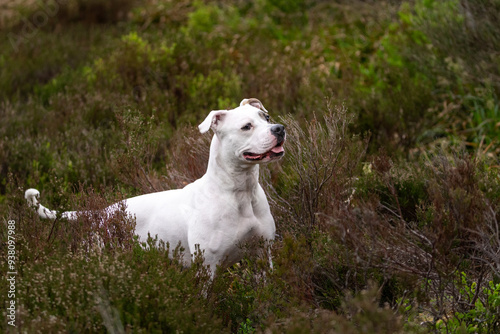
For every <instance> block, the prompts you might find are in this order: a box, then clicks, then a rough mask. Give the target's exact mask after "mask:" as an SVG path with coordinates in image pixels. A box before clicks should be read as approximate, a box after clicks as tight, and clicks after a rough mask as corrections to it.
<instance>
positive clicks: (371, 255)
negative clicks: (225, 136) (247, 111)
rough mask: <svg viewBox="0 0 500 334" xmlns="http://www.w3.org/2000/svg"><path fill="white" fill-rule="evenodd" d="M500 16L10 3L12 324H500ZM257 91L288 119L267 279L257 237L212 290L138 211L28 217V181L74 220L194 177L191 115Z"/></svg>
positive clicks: (365, 328)
mask: <svg viewBox="0 0 500 334" xmlns="http://www.w3.org/2000/svg"><path fill="white" fill-rule="evenodd" d="M498 17H500V1H498V0H440V1H437V0H414V1H411V0H408V1H397V0H391V1H361V0H336V1H320V0H293V1H291V0H290V1H286V0H257V1H252V2H250V1H243V0H237V1H227V0H219V1H209V0H205V1H201V0H198V1H188V0H178V1H174V0H145V1H138V0H137V1H134V0H108V1H103V0H40V1H3V2H1V3H0V50H1V51H0V69H1V70H0V120H1V121H0V212H1V217H2V218H1V219H2V224H4V226H5V228H2V229H1V238H2V244H1V246H0V257H2V269H1V270H2V272H4V270H6V263H7V261H6V260H7V222H8V220H14V221H15V222H16V225H15V226H16V230H15V232H16V250H17V252H18V260H17V262H16V266H17V271H18V276H17V285H16V289H17V290H16V291H17V297H16V301H17V303H16V306H17V316H16V321H17V323H16V324H17V327H15V328H12V327H11V326H8V325H7V321H6V319H7V318H6V316H7V313H6V312H7V311H6V310H5V308H3V307H2V309H1V313H2V321H0V331H2V332H5V331H10V332H25V333H35V332H39V333H49V332H50V333H55V332H78V333H85V332H87V333H91V332H106V331H108V332H111V333H169V332H185V333H210V332H216V333H220V332H236V333H254V332H265V333H285V332H286V333H304V332H311V333H436V332H437V333H498V332H499V331H500V234H499V223H498V221H499V216H500V214H499V208H500V177H499V168H500V162H499V158H498V155H499V153H500V102H499V93H500V25H499V24H498ZM245 97H257V98H259V99H260V100H261V101H262V102H263V103H264V105H265V106H266V108H267V109H268V110H270V112H271V116H272V117H273V118H274V120H275V121H279V122H282V123H284V124H285V125H286V127H287V131H288V140H287V143H286V149H287V155H286V156H285V158H284V159H283V160H282V161H281V162H280V163H279V164H273V165H269V166H267V167H264V168H262V183H263V184H264V186H265V189H266V192H267V194H268V197H269V200H270V203H271V206H272V211H273V215H274V217H275V219H276V223H277V228H278V237H277V240H276V242H275V243H274V245H273V246H272V252H273V256H274V270H272V271H271V270H270V269H269V268H268V266H267V264H266V261H265V259H261V258H259V256H256V255H252V254H253V252H251V250H252V249H253V248H254V247H258V245H249V246H247V248H248V250H249V252H248V254H249V255H248V256H247V257H246V258H245V260H243V261H242V262H241V263H240V264H239V265H236V266H234V267H232V268H229V269H227V270H221V271H220V272H219V275H218V276H217V277H216V278H215V279H214V280H213V281H211V280H209V278H208V275H207V272H206V268H204V267H203V265H202V261H201V260H202V254H199V255H198V257H197V259H196V262H195V265H194V266H193V267H192V268H189V269H185V268H182V266H180V265H179V263H178V261H177V260H178V258H179V255H178V254H179V252H181V251H182V250H181V249H179V248H175V247H174V246H175V245H165V244H163V243H162V242H161V241H158V240H155V239H150V240H149V241H148V243H149V245H150V247H149V249H148V250H144V249H143V248H142V247H141V246H140V244H139V242H138V241H137V240H135V239H134V238H133V237H132V234H133V233H132V231H133V228H134V222H133V221H127V220H126V219H124V218H123V217H120V216H117V217H114V218H113V219H112V220H110V221H109V222H107V225H106V226H104V227H103V226H98V225H99V224H98V223H97V222H98V221H99V218H98V217H82V218H81V219H80V220H79V221H77V222H68V221H64V220H62V219H58V220H56V221H55V222H51V221H43V220H40V219H39V218H38V217H37V216H36V215H35V214H34V212H32V211H31V210H28V208H27V206H26V203H25V200H24V198H23V194H24V190H25V189H27V188H29V187H33V188H37V189H39V190H41V192H42V202H43V203H44V204H46V205H47V206H48V207H50V208H53V209H57V210H60V211H64V210H68V209H97V208H103V207H105V206H106V205H107V204H110V203H113V202H114V201H117V200H119V199H121V198H126V197H130V196H134V195H137V194H142V193H147V192H153V191H159V190H163V189H170V188H173V187H182V186H183V185H184V184H186V183H188V182H191V181H192V180H193V179H196V178H197V177H199V176H200V175H202V174H203V172H204V169H205V166H206V161H207V145H208V143H209V141H210V135H207V136H202V135H200V134H199V133H197V131H195V126H196V125H197V124H198V123H199V122H200V121H201V120H202V119H203V118H204V116H205V115H206V114H207V113H208V112H209V111H210V110H212V109H223V108H232V107H235V106H236V105H237V104H238V103H239V102H240V101H241V99H242V98H245ZM102 228H104V229H105V230H107V231H111V233H107V234H106V240H104V241H105V243H106V249H105V251H104V252H96V251H94V250H93V238H92V231H95V230H96V229H102ZM103 235H104V233H103ZM174 248H175V249H174ZM169 253H173V254H174V256H173V258H169V257H168V254H169ZM0 295H1V296H2V298H4V296H7V284H1V286H0ZM5 300H7V298H5Z"/></svg>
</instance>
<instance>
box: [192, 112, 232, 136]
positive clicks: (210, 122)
mask: <svg viewBox="0 0 500 334" xmlns="http://www.w3.org/2000/svg"><path fill="white" fill-rule="evenodd" d="M226 112H227V110H212V111H211V112H210V114H208V116H207V118H205V120H204V121H203V122H201V124H200V125H198V129H200V132H201V133H205V132H207V131H208V130H209V129H210V128H212V129H214V130H215V129H216V128H217V126H218V125H219V124H220V122H222V120H223V119H224V117H225V116H226Z"/></svg>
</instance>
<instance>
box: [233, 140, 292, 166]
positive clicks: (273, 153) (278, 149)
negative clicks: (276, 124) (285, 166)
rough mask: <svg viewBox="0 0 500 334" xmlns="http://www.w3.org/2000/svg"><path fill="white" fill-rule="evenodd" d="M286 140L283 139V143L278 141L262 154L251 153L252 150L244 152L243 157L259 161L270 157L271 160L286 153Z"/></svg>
mask: <svg viewBox="0 0 500 334" xmlns="http://www.w3.org/2000/svg"><path fill="white" fill-rule="evenodd" d="M284 143H285V141H282V142H281V143H278V144H277V145H276V146H275V147H273V148H272V149H270V150H269V151H267V152H266V153H262V154H256V153H251V152H244V153H243V157H244V158H245V159H246V160H247V161H259V160H264V159H266V158H269V159H270V160H273V159H276V158H279V157H281V156H283V154H285V149H284V148H283V144H284Z"/></svg>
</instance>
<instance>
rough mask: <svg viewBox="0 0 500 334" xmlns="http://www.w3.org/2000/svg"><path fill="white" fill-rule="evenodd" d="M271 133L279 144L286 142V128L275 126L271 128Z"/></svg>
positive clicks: (279, 125)
mask: <svg viewBox="0 0 500 334" xmlns="http://www.w3.org/2000/svg"><path fill="white" fill-rule="evenodd" d="M271 133H272V134H273V135H274V136H275V137H276V139H277V140H278V143H281V142H282V141H283V140H285V127H284V126H283V125H281V124H275V125H273V126H272V127H271Z"/></svg>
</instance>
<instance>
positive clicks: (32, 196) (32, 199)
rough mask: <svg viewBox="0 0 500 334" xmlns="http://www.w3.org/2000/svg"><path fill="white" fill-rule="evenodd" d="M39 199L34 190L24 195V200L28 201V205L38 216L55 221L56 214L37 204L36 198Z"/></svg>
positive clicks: (36, 191)
mask: <svg viewBox="0 0 500 334" xmlns="http://www.w3.org/2000/svg"><path fill="white" fill-rule="evenodd" d="M39 197H40V192H39V191H38V190H36V189H33V188H32V189H28V190H26V192H25V193H24V198H26V201H28V205H29V206H30V207H32V208H33V209H35V210H36V212H38V215H39V216H40V217H41V218H44V219H56V218H57V212H56V211H53V210H49V209H47V208H46V207H44V206H43V205H41V204H40V202H38V198H39Z"/></svg>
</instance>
